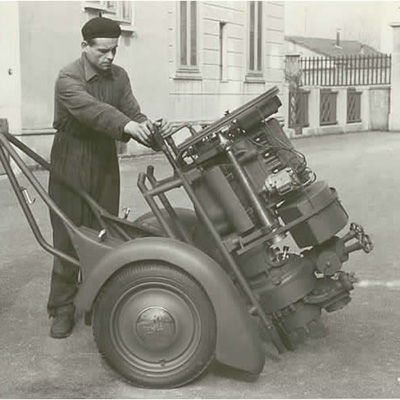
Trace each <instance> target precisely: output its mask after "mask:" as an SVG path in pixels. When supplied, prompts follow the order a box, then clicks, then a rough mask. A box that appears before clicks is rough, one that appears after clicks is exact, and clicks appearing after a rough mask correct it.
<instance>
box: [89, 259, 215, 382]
mask: <svg viewBox="0 0 400 400" xmlns="http://www.w3.org/2000/svg"><path fill="white" fill-rule="evenodd" d="M152 291H155V293H156V295H155V296H154V295H153V293H152ZM146 293H147V294H146ZM134 296H137V297H135V299H134V300H133V297H134ZM163 296H167V297H165V299H167V301H168V299H169V300H171V299H172V302H173V303H174V302H176V307H175V308H176V309H179V310H184V311H183V314H184V315H185V318H184V319H183V318H182V315H181V321H179V320H178V324H176V325H173V326H177V327H179V326H183V325H182V324H183V322H184V321H185V325H187V320H188V319H189V320H190V323H189V328H182V329H181V332H185V329H186V333H184V334H181V332H179V334H175V336H174V338H173V340H172V343H171V344H170V345H171V346H172V347H173V348H174V347H178V349H177V350H176V352H177V354H174V355H173V356H171V358H170V359H169V360H168V361H167V366H166V367H164V366H163V365H162V362H164V359H161V360H162V361H158V362H155V360H154V359H152V360H150V358H153V357H158V356H154V354H157V351H158V350H157V349H156V350H155V352H154V351H153V349H151V350H148V349H147V348H145V346H142V347H141V344H142V343H143V342H141V341H140V338H139V335H138V331H137V330H136V331H135V332H134V334H133V335H131V332H129V339H128V340H125V342H127V341H128V342H129V341H131V342H129V343H128V345H127V346H126V345H125V342H124V340H121V339H120V338H121V337H124V336H123V335H125V333H124V330H123V328H121V329H119V328H118V327H119V326H121V324H123V323H124V321H125V324H128V320H129V318H125V319H124V318H123V317H121V315H127V316H128V317H130V316H131V315H132V316H133V315H134V314H135V313H134V312H133V311H132V309H134V308H135V307H136V306H135V304H142V303H141V301H142V300H144V303H143V304H145V303H146V301H147V302H150V303H151V302H152V301H154V300H152V299H154V297H156V298H160V297H161V298H162V297H163ZM149 299H151V300H149ZM165 299H164V300H165ZM148 306H149V304H147V308H146V307H145V308H144V309H143V310H147V309H148V308H149V307H148ZM124 307H125V308H124ZM141 307H142V306H140V307H139V309H140V308H141ZM152 307H156V309H161V308H162V309H164V308H163V304H154V306H153V305H150V308H152ZM158 307H159V308H158ZM172 308H174V306H173V307H172ZM124 310H125V311H124ZM188 310H189V311H188ZM127 311H128V314H127ZM135 312H136V311H135ZM142 312H143V313H144V312H145V311H142ZM178 314H179V311H178ZM180 314H182V312H181V313H180ZM168 315H169V314H168ZM173 316H174V317H176V315H173ZM188 316H189V318H188ZM135 318H136V317H134V321H136V325H134V326H136V329H137V326H138V322H137V321H138V320H139V319H140V316H139V318H138V319H135ZM115 321H116V322H115ZM114 322H115V323H114ZM129 322H132V321H130V320H129ZM134 324H135V322H134ZM113 326H114V327H117V329H114V328H113ZM122 326H124V325H122ZM130 326H131V325H128V327H130ZM92 329H93V335H94V338H95V341H96V344H97V346H98V349H99V351H100V353H101V354H102V355H103V357H104V358H105V360H106V361H107V363H108V364H109V365H110V366H111V367H112V368H113V369H114V370H116V371H117V372H118V373H119V374H121V375H122V376H123V377H124V378H126V379H127V380H129V381H130V383H132V384H134V385H135V386H140V387H150V388H173V387H179V386H183V385H185V384H187V383H189V382H191V381H192V380H194V379H196V378H197V377H198V376H200V375H201V374H202V373H203V372H204V371H205V370H206V369H207V367H208V366H209V364H210V363H211V362H212V361H213V359H214V354H215V343H216V318H215V313H214V309H213V306H212V304H211V302H210V300H209V299H208V296H207V294H206V293H205V292H204V290H203V288H202V287H201V286H200V285H199V284H198V283H197V282H196V281H195V280H194V279H193V278H192V277H191V276H190V275H189V274H187V273H186V272H184V271H182V270H181V269H179V268H177V267H174V266H172V265H170V264H167V263H163V262H159V261H154V262H153V261H151V262H142V263H136V264H132V265H129V266H127V267H124V268H123V269H121V270H120V271H119V272H117V273H116V274H115V275H114V276H113V277H112V278H110V280H109V281H108V282H107V283H106V284H105V286H104V287H103V288H102V289H101V291H100V293H99V295H98V297H97V299H96V301H95V305H94V309H93V321H92ZM161 330H162V331H163V329H161ZM187 331H189V332H187ZM177 332H178V330H177ZM196 332H197V333H196ZM179 335H180V336H183V337H184V343H185V344H184V345H180V344H179V341H178V340H175V339H176V337H177V336H179ZM185 335H186V336H185ZM125 338H126V336H125ZM133 342H135V343H133ZM186 342H189V344H188V345H186ZM157 343H158V342H157ZM170 345H169V344H168V345H167V347H166V349H162V350H161V352H160V357H161V356H162V351H164V350H165V351H167V352H168V351H170V350H169V349H170V347H168V346H170ZM135 346H136V347H135ZM179 346H186V347H185V348H184V349H183V350H182V348H181V349H179ZM128 347H129V348H128ZM132 348H134V351H132V350H131V349H132ZM127 349H128V352H127ZM173 351H175V348H174V349H173ZM135 352H136V353H135ZM143 352H144V353H145V354H146V356H147V354H148V359H144V358H143ZM152 352H153V353H152ZM186 353H187V354H186ZM140 354H141V355H140ZM127 358H128V359H127ZM131 360H133V362H132V361H131ZM143 360H144V361H143ZM143 363H144V366H143ZM168 363H169V365H171V364H172V367H171V366H168Z"/></svg>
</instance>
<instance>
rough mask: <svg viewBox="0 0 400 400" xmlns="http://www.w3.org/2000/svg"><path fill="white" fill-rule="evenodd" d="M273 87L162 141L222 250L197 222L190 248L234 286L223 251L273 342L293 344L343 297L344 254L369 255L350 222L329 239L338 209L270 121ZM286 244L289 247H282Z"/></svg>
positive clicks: (349, 282)
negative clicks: (185, 134)
mask: <svg viewBox="0 0 400 400" xmlns="http://www.w3.org/2000/svg"><path fill="white" fill-rule="evenodd" d="M277 93H278V89H277V88H272V89H271V90H269V91H267V92H265V93H264V94H262V95H261V96H258V97H257V98H255V99H254V100H252V101H250V102H248V103H246V104H245V105H244V106H242V107H240V108H238V109H236V110H234V111H233V112H231V113H226V115H225V116H224V117H223V118H221V119H220V120H218V121H216V122H214V123H212V124H211V125H209V126H206V127H204V128H203V129H202V130H200V131H199V132H196V131H195V130H194V129H193V128H192V127H190V126H189V130H190V132H191V135H192V136H191V137H190V138H188V139H187V140H185V141H184V142H183V143H181V144H180V145H176V144H175V143H174V141H173V140H172V138H171V137H170V138H167V139H166V140H164V142H163V143H164V144H165V143H168V145H169V147H170V148H171V149H172V151H173V153H174V154H175V157H172V155H171V154H172V152H171V153H168V151H165V148H164V152H165V153H166V154H167V156H168V158H169V160H170V162H171V164H172V165H173V166H174V168H175V171H176V172H179V173H178V175H179V176H181V177H183V176H184V177H185V180H186V181H187V182H190V190H191V191H192V192H193V194H194V196H195V198H196V202H197V209H196V204H195V211H197V212H200V210H199V209H200V208H201V209H202V210H203V211H202V213H203V216H204V212H205V214H206V216H207V218H206V219H207V220H208V221H209V222H210V224H212V227H213V228H212V229H213V230H216V231H217V232H218V237H219V238H220V241H221V242H222V244H223V251H222V252H221V246H220V245H219V244H218V245H216V243H215V235H214V236H213V235H211V236H210V234H209V232H210V230H209V226H208V227H207V224H205V223H203V224H201V223H200V224H198V226H197V227H196V230H195V233H194V237H193V242H194V244H195V245H196V246H197V247H199V248H200V249H202V250H203V251H204V252H206V253H208V254H209V255H210V256H211V257H213V258H214V259H215V260H216V261H217V262H218V263H219V264H220V265H221V266H222V267H223V268H225V270H226V272H227V273H228V274H229V275H231V277H232V280H233V281H234V282H236V283H237V284H238V288H239V291H240V290H243V285H240V282H239V281H240V279H239V281H238V275H237V273H236V274H233V273H232V262H229V257H227V256H226V252H225V250H226V251H227V252H228V253H229V254H230V255H231V256H232V257H233V259H234V261H235V265H237V266H238V268H239V269H240V273H241V276H243V277H244V279H245V280H246V282H247V284H248V286H249V287H250V288H251V292H252V293H253V294H254V296H255V298H256V300H257V302H258V303H259V304H260V305H261V307H262V309H263V311H264V313H265V315H268V316H269V318H270V320H271V321H272V323H273V325H274V326H275V327H276V330H277V331H278V332H279V334H280V336H281V339H282V342H283V343H284V344H285V346H286V347H287V348H290V349H293V348H295V347H296V346H297V345H298V343H300V342H302V341H304V339H305V338H307V337H309V336H311V337H318V336H321V335H324V334H325V328H324V326H323V324H322V322H321V319H320V316H321V311H322V310H323V309H325V310H326V311H327V312H333V311H336V310H339V309H341V308H343V307H344V306H345V305H346V304H347V303H349V301H350V300H351V298H350V292H351V291H352V290H353V289H354V287H353V283H354V281H355V277H354V275H353V274H349V273H346V272H345V271H343V270H342V265H343V263H344V262H345V261H347V260H348V258H349V254H350V253H351V252H353V251H356V250H360V249H363V250H364V251H365V252H367V253H368V252H370V251H371V250H372V243H371V240H370V238H369V236H368V235H366V234H365V233H364V231H363V228H362V227H361V226H360V225H357V224H355V223H352V224H350V230H349V232H348V233H347V234H345V235H344V236H342V237H339V236H338V233H339V232H340V231H341V230H343V229H344V228H345V226H346V225H347V224H348V219H349V218H348V215H347V213H346V211H345V209H344V208H343V206H342V204H341V203H340V201H339V198H338V194H337V192H336V190H335V189H334V188H331V187H330V186H329V185H328V184H327V183H326V182H324V181H318V180H317V179H316V175H315V173H314V172H313V171H312V170H311V169H310V168H309V167H308V166H307V161H306V158H305V156H304V155H303V154H302V153H300V152H299V151H297V150H296V149H295V148H294V147H293V145H292V143H291V142H290V141H289V139H288V138H287V136H286V135H285V133H284V131H283V129H282V127H281V126H280V124H279V122H278V121H277V120H276V119H274V118H273V117H272V115H273V114H275V113H276V112H277V111H278V109H279V107H280V106H281V102H280V100H279V98H278V97H277ZM187 190H188V189H187ZM200 214H201V213H200ZM202 219H203V220H204V218H201V215H199V220H200V221H201V220H202ZM287 241H291V242H292V243H291V244H290V246H293V244H294V246H295V247H297V249H296V250H295V251H291V250H290V246H289V245H288V244H285V243H286V242H287ZM223 253H225V254H223Z"/></svg>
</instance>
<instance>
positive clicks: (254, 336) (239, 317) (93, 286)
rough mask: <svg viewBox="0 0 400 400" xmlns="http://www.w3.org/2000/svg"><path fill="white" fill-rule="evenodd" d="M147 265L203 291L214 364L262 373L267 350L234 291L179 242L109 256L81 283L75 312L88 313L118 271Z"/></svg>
mask: <svg viewBox="0 0 400 400" xmlns="http://www.w3.org/2000/svg"><path fill="white" fill-rule="evenodd" d="M145 260H160V261H165V262H168V263H170V264H172V265H176V266H178V267H179V268H181V269H183V270H184V271H186V272H187V273H189V274H190V275H191V276H192V277H193V278H194V279H196V280H197V281H198V283H199V284H200V285H202V287H203V289H204V290H205V292H206V293H207V295H208V297H209V299H210V301H211V303H212V304H213V306H214V310H215V315H216V320H217V341H216V359H217V360H218V361H220V362H221V363H223V364H227V365H229V366H232V367H235V368H238V369H241V370H244V371H247V372H250V373H252V374H259V373H260V372H261V371H262V369H263V367H264V362H265V350H264V347H263V344H262V342H261V339H260V336H259V334H258V328H257V326H256V323H255V321H254V320H253V319H252V318H251V317H250V315H249V314H248V313H247V311H246V309H245V305H244V303H243V302H242V300H241V299H240V297H239V296H240V295H239V293H238V291H237V289H236V288H235V286H234V285H233V283H232V281H231V280H230V279H229V277H228V276H227V275H226V273H225V272H224V271H223V270H222V268H221V267H220V266H219V265H218V264H217V263H216V262H215V261H214V260H213V259H211V258H210V257H209V256H207V255H206V254H205V253H203V252H202V251H200V250H198V249H197V248H195V247H193V246H190V245H188V244H186V243H183V242H179V241H176V240H173V239H169V238H158V237H148V238H140V239H135V240H132V241H130V242H125V243H123V244H121V245H120V246H118V247H117V248H115V249H113V250H111V251H109V252H107V253H106V254H105V255H104V257H102V259H100V260H99V261H98V263H97V265H96V267H95V268H93V269H92V270H91V272H90V274H89V275H88V276H86V277H85V279H84V281H83V282H82V284H81V287H80V290H79V292H78V295H77V297H76V302H75V303H76V306H77V308H78V310H83V311H85V312H89V311H90V310H91V308H92V305H93V302H94V300H95V298H96V295H97V293H98V292H99V290H100V289H101V287H102V286H103V285H104V283H105V282H106V281H107V280H108V278H109V277H110V276H111V275H113V274H114V273H115V272H116V271H117V270H119V269H120V268H122V267H124V266H125V265H128V264H130V263H133V262H136V261H145Z"/></svg>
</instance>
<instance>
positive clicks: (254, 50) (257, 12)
mask: <svg viewBox="0 0 400 400" xmlns="http://www.w3.org/2000/svg"><path fill="white" fill-rule="evenodd" d="M249 9H250V10H249V11H250V18H249V52H248V70H249V75H258V76H260V75H262V53H263V51H262V47H263V46H262V2H261V1H250V4H249Z"/></svg>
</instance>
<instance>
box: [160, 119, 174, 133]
mask: <svg viewBox="0 0 400 400" xmlns="http://www.w3.org/2000/svg"><path fill="white" fill-rule="evenodd" d="M160 132H161V133H163V134H164V135H168V134H169V133H171V132H172V125H171V124H170V123H169V122H168V121H167V120H166V119H164V118H163V119H162V120H161V128H160Z"/></svg>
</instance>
